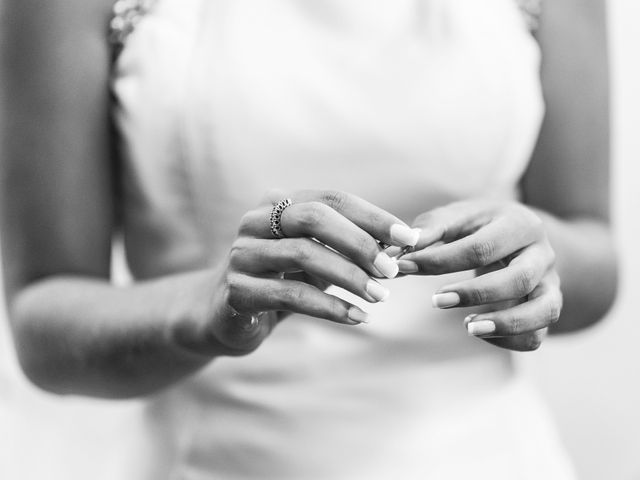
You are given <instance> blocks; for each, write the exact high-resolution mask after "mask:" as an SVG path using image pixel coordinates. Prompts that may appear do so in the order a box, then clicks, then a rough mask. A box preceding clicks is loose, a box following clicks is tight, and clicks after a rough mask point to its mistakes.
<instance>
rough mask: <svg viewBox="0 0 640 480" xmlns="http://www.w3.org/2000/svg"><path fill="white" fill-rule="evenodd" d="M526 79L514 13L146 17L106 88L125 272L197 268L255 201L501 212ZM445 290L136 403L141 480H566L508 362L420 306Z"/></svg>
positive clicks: (406, 293) (415, 3)
mask: <svg viewBox="0 0 640 480" xmlns="http://www.w3.org/2000/svg"><path fill="white" fill-rule="evenodd" d="M538 70H539V50H538V48H537V45H536V43H535V41H534V39H533V38H532V36H531V35H530V33H529V31H528V29H527V25H526V24H525V21H524V20H523V17H522V16H521V14H520V12H519V11H518V6H517V5H516V3H515V2H514V0H483V1H481V2H480V1H478V0H376V1H366V0H314V1H302V0H271V1H268V2H265V1H264V0H159V1H158V2H157V4H156V5H155V6H154V7H153V8H152V9H151V11H150V12H148V13H147V15H145V17H144V18H143V19H142V21H141V22H140V23H139V24H138V26H137V28H136V30H135V32H134V33H133V34H132V35H131V36H130V37H129V38H128V40H127V44H126V47H125V48H124V49H123V51H122V52H121V54H120V56H119V58H118V60H117V62H116V64H115V67H114V72H113V90H114V93H115V98H116V100H117V106H116V109H115V118H116V121H117V125H118V128H119V130H120V133H121V135H122V147H123V156H124V175H123V181H124V185H125V190H124V192H125V193H124V205H125V209H124V211H125V213H124V233H125V241H126V248H127V258H128V262H129V265H130V268H131V270H132V272H133V274H134V276H135V277H137V278H140V279H143V278H150V277H155V276H159V275H165V274H169V273H172V272H177V271H184V270H189V269H194V268H202V267H206V266H208V265H215V264H216V263H217V262H219V261H220V259H221V258H223V256H224V255H225V254H226V252H227V251H228V249H229V246H230V244H231V242H232V241H233V239H234V237H235V234H236V230H237V226H238V221H239V219H240V217H241V216H242V214H243V213H244V212H245V211H247V210H249V209H251V208H253V207H255V206H256V205H257V204H258V203H259V201H260V199H261V197H262V196H263V195H264V193H265V192H266V191H267V190H269V189H271V188H274V187H276V188H282V189H284V190H295V189H304V188H321V189H325V188H330V189H338V190H344V191H348V192H352V193H354V194H357V195H359V196H361V197H363V198H365V199H367V200H369V201H371V202H373V203H375V204H377V205H379V206H381V207H383V208H385V209H387V210H389V211H390V212H393V213H394V214H396V215H397V216H399V217H401V218H403V219H404V220H405V221H407V222H411V220H412V219H413V218H414V217H415V216H416V215H417V214H419V213H421V212H423V211H426V210H429V209H431V208H433V207H435V206H438V205H441V204H443V203H446V202H450V201H452V200H456V199H460V198H465V197H472V196H478V195H482V196H494V197H499V198H506V199H509V198H516V197H517V194H518V193H517V183H518V180H519V178H520V176H521V175H522V173H523V171H524V170H525V168H526V165H527V161H528V158H529V156H530V154H531V151H532V148H533V145H534V143H535V139H536V136H537V132H538V128H539V124H540V121H541V117H542V112H543V102H542V98H541V91H540V84H539V71H538ZM461 275H465V274H459V275H458V276H461ZM451 281H452V279H451V277H449V278H445V277H419V278H418V277H406V278H402V279H395V280H392V281H388V282H387V286H388V287H389V288H390V289H391V291H392V294H391V298H390V299H389V301H388V302H386V303H383V304H377V305H373V306H371V305H367V306H365V308H366V309H367V310H368V311H369V313H370V320H371V324H370V325H368V326H362V327H355V328H354V327H345V326H341V325H336V324H332V323H330V322H326V321H322V320H318V319H313V318H309V317H305V316H301V315H296V316H293V317H291V318H289V319H287V320H286V321H285V322H283V323H282V324H281V325H279V326H278V328H276V330H275V331H274V332H273V334H272V335H271V337H269V338H268V339H267V340H266V341H265V343H264V344H263V345H262V346H261V347H260V348H259V349H258V350H257V351H256V352H254V353H253V354H251V355H248V356H246V357H242V358H219V359H217V360H215V361H213V362H212V363H211V364H210V365H209V366H208V367H207V368H205V369H203V370H202V371H200V372H199V373H198V374H196V375H193V376H192V377H190V378H188V379H186V380H184V381H183V382H181V383H180V384H178V385H176V386H175V387H172V388H170V389H168V390H167V391H165V392H163V393H161V394H159V395H157V396H155V397H154V398H152V399H150V400H149V408H148V415H149V418H148V420H149V422H148V423H149V437H148V444H147V447H148V449H149V452H148V455H146V459H147V460H148V465H145V468H146V469H147V472H145V475H146V478H149V479H154V480H158V479H163V478H168V479H189V480H203V479H212V478H216V479H218V478H219V479H229V480H232V479H250V478H267V479H292V480H293V479H361V478H362V479H389V478H410V479H413V478H416V479H418V478H419V479H463V478H475V479H483V478H486V479H492V480H497V479H505V480H506V479H509V480H513V479H542V478H544V479H569V478H573V476H572V470H571V468H570V466H569V465H568V463H567V461H566V458H565V454H564V452H563V449H562V447H561V446H560V445H559V442H558V440H557V438H556V433H555V432H554V430H553V428H552V427H551V425H550V422H549V420H548V418H547V413H546V411H545V409H544V407H543V406H542V404H541V402H540V401H539V399H538V397H537V396H536V394H535V392H534V391H533V390H532V389H531V388H530V387H529V386H528V385H527V384H526V382H525V381H523V380H522V379H520V378H519V377H518V375H517V374H516V373H514V369H513V366H512V361H511V356H510V353H509V352H507V351H504V350H501V349H498V348H496V347H493V346H491V345H488V344H486V343H485V342H483V341H481V340H478V339H475V338H469V337H468V336H467V334H466V331H465V329H464V328H463V326H462V319H463V318H464V317H465V315H466V314H467V313H468V312H466V311H465V310H460V309H453V310H447V311H439V310H434V309H433V308H432V307H431V304H430V297H431V295H432V293H433V291H434V290H435V289H436V288H438V287H439V286H441V285H444V284H446V283H448V282H451ZM336 293H337V294H339V295H345V293H344V292H336ZM352 300H353V299H352Z"/></svg>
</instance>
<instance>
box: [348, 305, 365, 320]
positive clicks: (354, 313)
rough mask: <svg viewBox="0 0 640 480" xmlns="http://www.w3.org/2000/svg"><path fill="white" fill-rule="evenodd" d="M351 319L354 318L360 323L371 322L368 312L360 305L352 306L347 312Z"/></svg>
mask: <svg viewBox="0 0 640 480" xmlns="http://www.w3.org/2000/svg"><path fill="white" fill-rule="evenodd" d="M347 316H348V317H349V320H353V321H354V322H358V323H369V322H368V320H367V317H368V316H369V315H367V312H365V311H362V310H360V309H359V308H358V307H351V308H350V309H349V312H348V313H347Z"/></svg>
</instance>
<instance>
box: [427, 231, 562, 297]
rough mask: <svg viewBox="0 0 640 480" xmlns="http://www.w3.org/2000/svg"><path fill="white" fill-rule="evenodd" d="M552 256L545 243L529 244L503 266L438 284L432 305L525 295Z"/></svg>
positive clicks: (532, 287)
mask: <svg viewBox="0 0 640 480" xmlns="http://www.w3.org/2000/svg"><path fill="white" fill-rule="evenodd" d="M554 257H555V255H554V253H553V250H552V249H551V247H550V246H549V245H548V244H546V243H545V244H542V243H536V244H533V245H530V246H529V247H527V248H525V249H524V250H522V251H521V252H520V254H519V255H518V256H516V257H515V258H514V259H512V260H511V261H510V262H509V264H508V265H507V266H506V267H505V268H501V269H499V270H493V271H490V272H489V273H485V274H484V275H480V276H477V277H475V278H472V279H469V280H465V281H463V282H459V283H456V284H453V285H447V286H446V287H442V288H441V289H439V290H438V291H437V292H436V293H435V295H434V296H433V299H432V300H433V306H434V307H437V308H451V307H469V306H474V305H485V304H488V303H495V302H501V301H505V300H515V299H519V298H523V297H526V296H527V295H529V294H530V293H531V292H533V290H534V289H535V287H536V286H538V284H539V283H540V281H541V280H542V278H543V276H544V275H545V274H546V272H547V271H548V270H549V268H550V267H551V265H552V264H553V262H554Z"/></svg>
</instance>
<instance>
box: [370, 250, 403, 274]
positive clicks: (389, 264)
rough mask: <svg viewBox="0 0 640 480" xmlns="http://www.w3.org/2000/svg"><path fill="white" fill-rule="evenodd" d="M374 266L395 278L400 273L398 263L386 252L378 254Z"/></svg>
mask: <svg viewBox="0 0 640 480" xmlns="http://www.w3.org/2000/svg"><path fill="white" fill-rule="evenodd" d="M373 266H374V267H375V268H376V269H377V270H378V271H379V272H380V273H381V274H382V275H383V276H385V277H387V278H394V277H395V276H396V275H398V264H397V263H396V262H395V261H394V260H393V259H392V258H391V257H389V255H387V254H386V253H384V252H380V253H379V254H378V255H376V259H375V260H374V261H373Z"/></svg>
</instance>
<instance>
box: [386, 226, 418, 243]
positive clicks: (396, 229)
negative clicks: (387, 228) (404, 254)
mask: <svg viewBox="0 0 640 480" xmlns="http://www.w3.org/2000/svg"><path fill="white" fill-rule="evenodd" d="M419 238H420V229H419V228H411V227H407V226H406V225H401V224H399V223H396V224H393V225H391V240H393V242H394V243H397V244H400V245H409V246H411V247H413V246H415V244H416V243H418V239H419Z"/></svg>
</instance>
